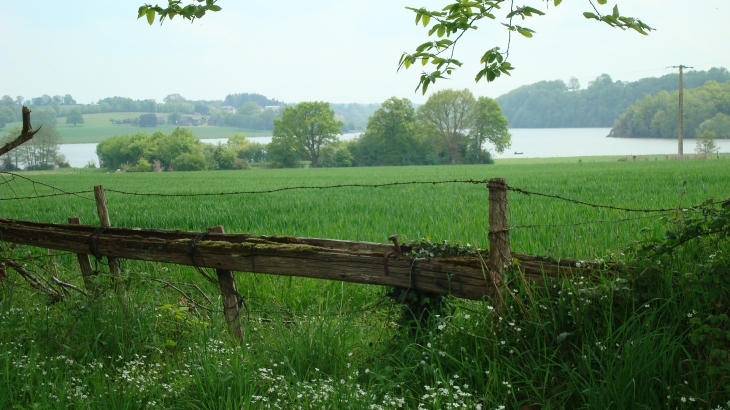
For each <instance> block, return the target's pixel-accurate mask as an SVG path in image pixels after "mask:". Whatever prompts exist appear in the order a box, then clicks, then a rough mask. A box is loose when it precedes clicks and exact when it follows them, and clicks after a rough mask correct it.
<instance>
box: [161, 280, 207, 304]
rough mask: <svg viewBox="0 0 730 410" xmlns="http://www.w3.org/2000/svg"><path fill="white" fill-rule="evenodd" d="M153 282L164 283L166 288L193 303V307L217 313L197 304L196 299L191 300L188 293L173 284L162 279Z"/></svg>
mask: <svg viewBox="0 0 730 410" xmlns="http://www.w3.org/2000/svg"><path fill="white" fill-rule="evenodd" d="M151 280H152V281H154V282H159V283H162V284H163V285H165V287H169V288H172V289H174V290H176V291H177V292H178V293H179V294H180V296H182V297H183V298H185V299H187V300H188V301H189V302H190V303H192V304H193V305H195V306H197V307H199V308H201V309H203V310H207V311H208V312H215V311H216V310H215V309H211V308H209V307H207V306H203V305H201V304H200V303H198V302H196V301H195V299H193V298H191V297H190V296H188V294H187V293H185V292H183V291H182V290H180V289H179V288H177V287H176V286H175V285H173V284H172V283H170V282H168V281H165V280H162V279H151ZM196 287H197V286H196ZM198 289H199V288H198ZM206 299H207V297H206Z"/></svg>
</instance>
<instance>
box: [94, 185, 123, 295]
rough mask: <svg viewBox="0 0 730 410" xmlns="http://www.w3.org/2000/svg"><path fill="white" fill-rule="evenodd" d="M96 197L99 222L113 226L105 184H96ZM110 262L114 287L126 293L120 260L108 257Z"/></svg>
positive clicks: (104, 225)
mask: <svg viewBox="0 0 730 410" xmlns="http://www.w3.org/2000/svg"><path fill="white" fill-rule="evenodd" d="M94 198H96V212H97V214H98V215H99V223H101V226H103V227H107V228H108V227H111V226H112V224H111V221H110V220H109V209H108V208H107V204H106V196H105V195H104V186H102V185H96V186H94ZM106 261H107V263H108V264H109V272H111V274H112V275H113V276H114V281H115V282H116V283H115V284H114V287H115V288H116V291H117V294H118V295H120V296H122V295H123V294H124V285H123V284H122V281H121V279H120V276H121V273H122V272H121V269H120V268H119V261H118V260H117V258H110V257H107V258H106Z"/></svg>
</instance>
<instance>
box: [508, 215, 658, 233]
mask: <svg viewBox="0 0 730 410" xmlns="http://www.w3.org/2000/svg"><path fill="white" fill-rule="evenodd" d="M670 215H671V213H666V214H661V215H648V216H639V217H636V218H620V219H616V220H608V219H596V220H592V221H583V222H575V223H566V224H532V225H515V226H510V227H509V230H513V229H525V228H562V227H573V226H581V225H591V224H600V223H621V222H627V221H637V220H640V219H654V218H661V217H664V216H670Z"/></svg>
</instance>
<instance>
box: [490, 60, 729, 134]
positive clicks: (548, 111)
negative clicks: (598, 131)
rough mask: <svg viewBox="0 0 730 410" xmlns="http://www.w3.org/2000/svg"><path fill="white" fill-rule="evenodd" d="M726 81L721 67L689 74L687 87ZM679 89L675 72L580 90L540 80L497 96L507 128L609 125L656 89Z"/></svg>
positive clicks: (601, 81) (573, 83)
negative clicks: (507, 121)
mask: <svg viewBox="0 0 730 410" xmlns="http://www.w3.org/2000/svg"><path fill="white" fill-rule="evenodd" d="M728 80H730V72H728V70H727V69H725V68H722V67H720V68H712V69H710V70H707V71H688V72H687V73H685V74H684V86H685V87H686V88H696V87H700V86H702V85H703V84H705V83H706V82H708V81H716V82H718V83H723V82H726V81H728ZM678 88H679V74H677V73H672V74H667V75H664V76H661V77H658V78H656V77H651V78H643V79H641V80H638V81H634V82H624V81H613V80H612V79H611V77H610V76H609V75H607V74H603V75H601V76H599V77H597V78H596V79H595V80H594V81H591V82H590V83H589V84H588V87H587V88H585V89H581V86H580V82H579V81H578V79H576V78H575V77H573V78H571V79H570V80H569V81H568V84H566V83H565V82H563V81H562V80H555V81H540V82H538V83H535V84H530V85H525V86H522V87H519V88H517V89H515V90H513V91H510V92H508V93H507V94H504V95H501V96H499V97H498V98H497V102H499V105H500V106H501V107H502V110H503V112H504V115H505V117H507V119H508V120H509V123H510V127H512V128H572V127H586V128H589V127H611V126H613V124H614V121H616V119H617V118H619V116H620V115H621V114H622V113H623V112H624V111H626V109H627V108H628V107H629V106H630V105H631V104H633V103H635V102H636V101H638V100H641V99H642V98H644V96H645V95H654V94H657V93H659V92H660V91H666V92H668V93H672V92H673V91H676V90H677V89H678Z"/></svg>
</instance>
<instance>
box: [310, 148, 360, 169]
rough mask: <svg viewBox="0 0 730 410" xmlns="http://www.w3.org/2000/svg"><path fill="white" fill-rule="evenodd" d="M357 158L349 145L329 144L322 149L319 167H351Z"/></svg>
mask: <svg viewBox="0 0 730 410" xmlns="http://www.w3.org/2000/svg"><path fill="white" fill-rule="evenodd" d="M354 161H355V158H354V157H353V156H352V153H351V152H350V149H349V144H344V143H341V142H338V143H335V144H328V145H326V146H324V147H323V148H322V153H321V157H320V159H319V166H320V167H323V168H345V167H351V166H352V165H353V162H354Z"/></svg>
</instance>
